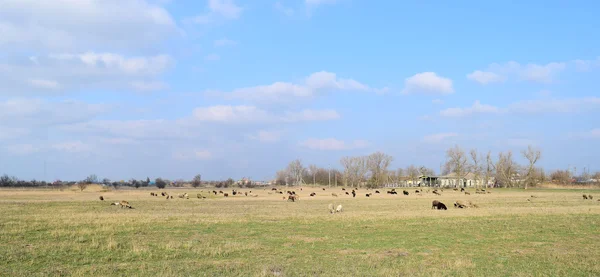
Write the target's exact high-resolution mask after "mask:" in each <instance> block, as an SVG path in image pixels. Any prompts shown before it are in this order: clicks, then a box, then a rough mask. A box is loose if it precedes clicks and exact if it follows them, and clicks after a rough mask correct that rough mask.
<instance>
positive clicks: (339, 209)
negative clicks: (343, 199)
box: [335, 204, 343, 213]
mask: <svg viewBox="0 0 600 277" xmlns="http://www.w3.org/2000/svg"><path fill="white" fill-rule="evenodd" d="M342 210H343V208H342V204H339V205H338V206H337V208H336V209H335V212H336V213H341V212H342Z"/></svg>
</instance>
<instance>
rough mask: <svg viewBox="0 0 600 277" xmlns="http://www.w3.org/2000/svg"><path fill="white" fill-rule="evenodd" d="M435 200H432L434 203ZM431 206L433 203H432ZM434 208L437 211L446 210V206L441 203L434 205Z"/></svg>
mask: <svg viewBox="0 0 600 277" xmlns="http://www.w3.org/2000/svg"><path fill="white" fill-rule="evenodd" d="M435 201H436V200H434V202H435ZM432 204H433V203H432ZM433 207H434V208H436V209H438V210H447V209H448V208H447V207H446V205H444V203H442V202H439V201H438V202H437V204H436V205H434V206H433Z"/></svg>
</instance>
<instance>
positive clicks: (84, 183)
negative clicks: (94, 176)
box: [77, 182, 88, 191]
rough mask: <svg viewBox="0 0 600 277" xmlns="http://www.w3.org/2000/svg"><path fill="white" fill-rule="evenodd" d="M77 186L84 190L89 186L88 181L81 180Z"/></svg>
mask: <svg viewBox="0 0 600 277" xmlns="http://www.w3.org/2000/svg"><path fill="white" fill-rule="evenodd" d="M77 187H79V189H80V190H81V191H83V190H84V189H85V188H87V187H88V183H87V182H79V183H77Z"/></svg>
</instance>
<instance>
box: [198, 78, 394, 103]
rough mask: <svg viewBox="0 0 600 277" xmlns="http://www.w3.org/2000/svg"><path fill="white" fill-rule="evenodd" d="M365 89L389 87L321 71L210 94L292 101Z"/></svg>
mask: <svg viewBox="0 0 600 277" xmlns="http://www.w3.org/2000/svg"><path fill="white" fill-rule="evenodd" d="M330 90H338V91H365V92H374V93H383V92H386V91H387V88H383V89H374V88H371V87H369V86H367V85H365V84H362V83H360V82H358V81H356V80H353V79H345V78H338V77H337V75H336V74H335V73H331V72H326V71H320V72H316V73H313V74H311V75H309V76H308V77H307V78H306V79H305V80H304V82H303V83H299V84H295V83H290V82H275V83H273V84H270V85H261V86H255V87H246V88H239V89H235V90H233V91H231V92H226V93H223V92H219V91H214V90H209V91H207V92H205V93H206V94H209V95H213V96H216V95H223V96H224V97H225V98H226V99H239V100H246V101H252V102H271V103H281V102H292V101H294V100H296V99H298V98H312V97H314V96H315V95H316V94H318V93H320V92H325V91H330Z"/></svg>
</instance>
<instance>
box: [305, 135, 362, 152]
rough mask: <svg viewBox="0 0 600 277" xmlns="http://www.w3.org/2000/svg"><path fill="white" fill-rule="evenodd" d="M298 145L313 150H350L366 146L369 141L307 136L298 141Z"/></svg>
mask: <svg viewBox="0 0 600 277" xmlns="http://www.w3.org/2000/svg"><path fill="white" fill-rule="evenodd" d="M300 146H302V147H305V148H309V149H313V150H323V151H326V150H352V149H360V148H366V147H368V146H369V143H368V142H367V141H364V140H354V141H352V142H345V141H342V140H338V139H335V138H326V139H315V138H309V139H307V140H305V141H303V142H301V143H300Z"/></svg>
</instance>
